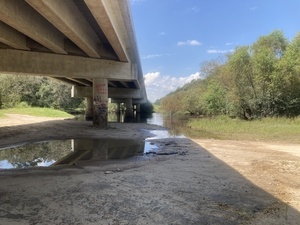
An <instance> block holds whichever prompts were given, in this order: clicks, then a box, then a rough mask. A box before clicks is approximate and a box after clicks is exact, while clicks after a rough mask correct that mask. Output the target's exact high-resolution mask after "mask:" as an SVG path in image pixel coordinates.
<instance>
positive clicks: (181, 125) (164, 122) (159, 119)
mask: <svg viewBox="0 0 300 225" xmlns="http://www.w3.org/2000/svg"><path fill="white" fill-rule="evenodd" d="M187 120H188V117H186V116H177V117H170V115H169V114H163V113H153V114H152V117H151V118H149V119H147V123H149V124H154V125H159V126H163V127H165V128H167V129H168V131H165V136H166V135H167V136H168V137H172V138H180V137H184V136H183V134H186V133H187V132H186V130H188V129H187V127H186V122H187ZM155 132H156V131H155ZM160 133H161V134H160ZM155 135H164V134H163V132H161V131H157V134H155ZM162 138H166V137H162Z"/></svg>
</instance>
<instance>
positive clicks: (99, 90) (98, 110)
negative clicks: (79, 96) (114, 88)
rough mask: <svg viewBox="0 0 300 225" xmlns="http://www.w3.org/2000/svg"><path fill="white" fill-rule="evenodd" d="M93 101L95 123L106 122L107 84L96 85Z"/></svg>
mask: <svg viewBox="0 0 300 225" xmlns="http://www.w3.org/2000/svg"><path fill="white" fill-rule="evenodd" d="M93 100H94V104H93V105H94V112H95V114H96V115H95V116H96V117H95V119H96V120H97V121H96V123H99V121H106V120H107V113H108V112H107V109H108V99H107V84H105V83H99V84H97V85H96V94H95V97H94V99H93Z"/></svg>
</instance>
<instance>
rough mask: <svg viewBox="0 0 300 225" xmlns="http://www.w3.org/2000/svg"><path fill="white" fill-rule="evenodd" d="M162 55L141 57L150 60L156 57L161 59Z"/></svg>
mask: <svg viewBox="0 0 300 225" xmlns="http://www.w3.org/2000/svg"><path fill="white" fill-rule="evenodd" d="M161 56H163V55H160V54H153V55H146V56H142V57H141V58H142V59H152V58H156V57H161Z"/></svg>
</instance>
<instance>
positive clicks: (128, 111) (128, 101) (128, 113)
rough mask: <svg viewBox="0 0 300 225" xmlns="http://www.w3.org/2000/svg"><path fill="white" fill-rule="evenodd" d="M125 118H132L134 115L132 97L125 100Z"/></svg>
mask: <svg viewBox="0 0 300 225" xmlns="http://www.w3.org/2000/svg"><path fill="white" fill-rule="evenodd" d="M125 107H126V111H125V118H132V117H133V110H132V99H131V98H128V99H126V102H125Z"/></svg>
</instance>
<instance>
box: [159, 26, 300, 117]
mask: <svg viewBox="0 0 300 225" xmlns="http://www.w3.org/2000/svg"><path fill="white" fill-rule="evenodd" d="M201 74H202V76H203V77H204V78H203V79H200V80H196V81H193V82H191V83H189V84H187V85H185V86H183V87H182V88H179V89H177V90H176V91H175V92H172V93H170V94H168V95H167V96H165V97H164V98H162V99H160V100H159V101H158V102H159V103H160V105H161V108H162V109H163V110H165V111H168V112H170V113H171V114H174V113H176V112H179V111H180V112H189V113H190V114H197V115H207V116H212V115H220V114H226V115H230V116H233V117H240V118H243V119H254V118H262V117H274V116H286V117H295V116H298V115H299V114H300V33H299V34H297V35H296V36H295V37H294V38H293V39H292V40H291V41H288V39H287V38H286V37H285V36H284V34H283V32H281V31H278V30H275V31H273V32H272V33H270V34H269V35H266V36H261V37H259V38H258V40H257V41H256V42H255V43H253V44H252V45H250V46H238V47H236V48H235V50H234V52H232V53H230V54H228V55H227V56H226V57H225V58H224V59H222V60H212V61H208V62H205V63H204V64H203V65H202V67H201Z"/></svg>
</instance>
